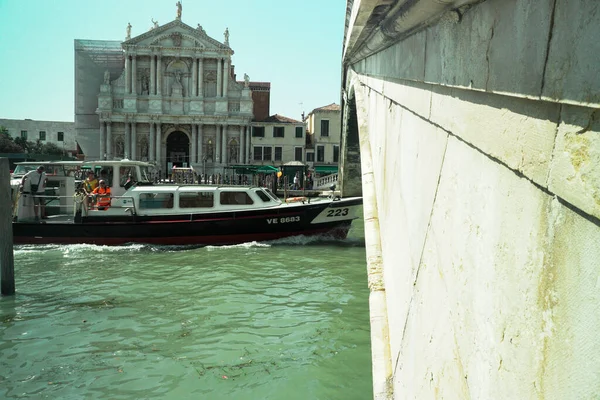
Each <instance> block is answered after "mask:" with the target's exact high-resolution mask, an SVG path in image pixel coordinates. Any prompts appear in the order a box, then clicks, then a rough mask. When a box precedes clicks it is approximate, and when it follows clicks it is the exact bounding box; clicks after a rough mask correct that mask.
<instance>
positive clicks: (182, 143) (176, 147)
mask: <svg viewBox="0 0 600 400" xmlns="http://www.w3.org/2000/svg"><path fill="white" fill-rule="evenodd" d="M189 166H190V140H189V138H188V136H187V135H186V134H185V133H183V132H181V131H175V132H172V133H171V134H170V135H169V137H167V168H169V169H170V168H173V167H178V168H180V167H189Z"/></svg>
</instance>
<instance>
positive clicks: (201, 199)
mask: <svg viewBox="0 0 600 400" xmlns="http://www.w3.org/2000/svg"><path fill="white" fill-rule="evenodd" d="M214 197H215V195H214V193H213V192H179V207H181V208H193V207H199V208H210V207H213V206H214V203H215V199H214Z"/></svg>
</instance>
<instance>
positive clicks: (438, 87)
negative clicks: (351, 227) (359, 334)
mask: <svg viewBox="0 0 600 400" xmlns="http://www.w3.org/2000/svg"><path fill="white" fill-rule="evenodd" d="M342 75H343V85H344V88H343V89H344V90H343V93H344V96H343V105H342V109H343V111H342V113H343V114H342V122H343V138H342V163H343V167H342V170H341V174H340V185H341V189H342V191H343V194H344V195H345V196H349V195H356V194H360V193H361V192H362V194H363V196H364V198H365V206H364V212H365V232H366V242H367V243H366V246H367V263H368V270H369V286H370V289H371V296H370V309H371V332H372V352H373V378H374V398H375V399H391V398H394V399H405V398H416V399H433V398H447V399H469V398H471V399H591V398H599V397H600V351H599V350H600V334H599V333H598V332H600V163H599V161H600V111H599V110H598V108H599V105H600V2H599V1H597V0H487V1H469V0H462V1H460V0H456V1H453V0H360V1H359V0H355V1H352V0H349V1H348V7H347V16H346V33H345V38H344V53H343V72H342Z"/></svg>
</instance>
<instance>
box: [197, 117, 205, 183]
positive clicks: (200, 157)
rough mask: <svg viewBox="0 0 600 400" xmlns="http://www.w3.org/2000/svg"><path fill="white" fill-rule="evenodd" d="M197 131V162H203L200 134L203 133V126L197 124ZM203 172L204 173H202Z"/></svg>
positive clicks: (202, 141)
mask: <svg viewBox="0 0 600 400" xmlns="http://www.w3.org/2000/svg"><path fill="white" fill-rule="evenodd" d="M197 131H198V145H197V146H198V162H204V149H203V148H202V144H203V143H204V137H203V136H204V135H203V134H202V133H203V132H202V131H203V125H202V124H198V126H197ZM202 172H204V171H202Z"/></svg>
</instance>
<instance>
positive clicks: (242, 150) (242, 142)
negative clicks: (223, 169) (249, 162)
mask: <svg viewBox="0 0 600 400" xmlns="http://www.w3.org/2000/svg"><path fill="white" fill-rule="evenodd" d="M238 154H239V157H238V158H239V163H240V164H245V161H244V125H240V148H239V150H238Z"/></svg>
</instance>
